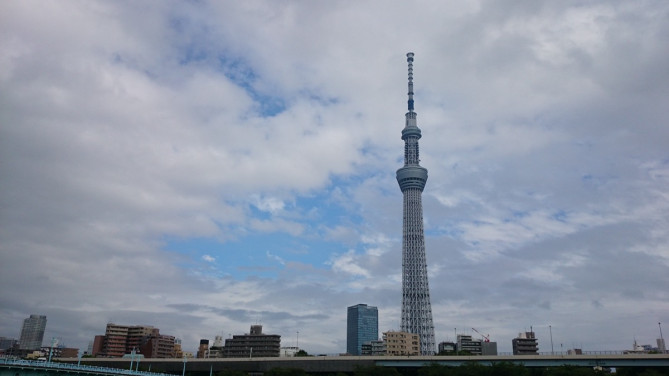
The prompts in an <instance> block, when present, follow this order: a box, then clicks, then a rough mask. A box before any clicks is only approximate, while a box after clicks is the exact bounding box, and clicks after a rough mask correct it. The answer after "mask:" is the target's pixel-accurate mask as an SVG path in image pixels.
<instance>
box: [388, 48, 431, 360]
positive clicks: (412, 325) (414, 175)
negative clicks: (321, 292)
mask: <svg viewBox="0 0 669 376" xmlns="http://www.w3.org/2000/svg"><path fill="white" fill-rule="evenodd" d="M407 63H408V64H409V93H408V94H409V101H408V103H409V112H407V113H406V125H405V127H404V129H403V130H402V140H404V167H402V168H400V169H399V170H397V182H398V183H399V185H400V189H401V190H402V193H403V195H404V224H403V230H402V323H401V330H402V331H403V332H409V333H413V334H418V335H420V352H421V355H434V353H435V344H434V324H433V323H432V306H431V305H430V287H429V285H428V281H427V261H426V259H425V233H424V230H423V202H422V198H421V196H422V193H423V188H424V187H425V182H426V181H427V169H426V168H424V167H421V166H420V165H419V163H420V158H419V156H418V140H419V139H420V137H421V133H420V129H419V128H418V126H417V125H416V113H415V112H414V110H413V53H412V52H409V53H408V54H407Z"/></svg>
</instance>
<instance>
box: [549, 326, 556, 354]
mask: <svg viewBox="0 0 669 376" xmlns="http://www.w3.org/2000/svg"><path fill="white" fill-rule="evenodd" d="M548 331H549V332H550V333H551V355H555V351H553V328H551V326H550V325H548Z"/></svg>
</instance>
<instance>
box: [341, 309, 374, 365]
mask: <svg viewBox="0 0 669 376" xmlns="http://www.w3.org/2000/svg"><path fill="white" fill-rule="evenodd" d="M378 339H379V310H378V309H377V308H376V307H372V306H368V305H367V304H357V305H354V306H350V307H348V314H347V316H346V352H347V353H349V354H351V355H362V345H363V344H365V343H369V342H372V341H376V340H378Z"/></svg>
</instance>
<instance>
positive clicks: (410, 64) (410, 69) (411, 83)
mask: <svg viewBox="0 0 669 376" xmlns="http://www.w3.org/2000/svg"><path fill="white" fill-rule="evenodd" d="M407 63H408V64H409V92H408V95H409V101H408V105H409V106H408V107H409V111H410V112H413V52H409V53H408V54H407Z"/></svg>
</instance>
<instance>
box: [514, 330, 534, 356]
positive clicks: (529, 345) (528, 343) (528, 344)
mask: <svg viewBox="0 0 669 376" xmlns="http://www.w3.org/2000/svg"><path fill="white" fill-rule="evenodd" d="M511 345H512V346H513V355H537V354H538V353H539V348H538V346H537V338H536V337H535V336H534V332H524V333H518V337H516V338H514V339H512V340H511Z"/></svg>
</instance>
